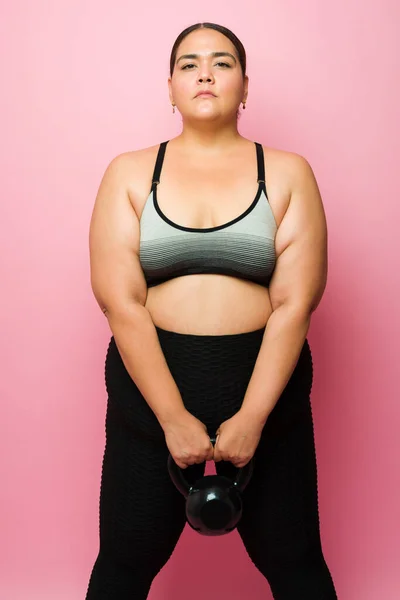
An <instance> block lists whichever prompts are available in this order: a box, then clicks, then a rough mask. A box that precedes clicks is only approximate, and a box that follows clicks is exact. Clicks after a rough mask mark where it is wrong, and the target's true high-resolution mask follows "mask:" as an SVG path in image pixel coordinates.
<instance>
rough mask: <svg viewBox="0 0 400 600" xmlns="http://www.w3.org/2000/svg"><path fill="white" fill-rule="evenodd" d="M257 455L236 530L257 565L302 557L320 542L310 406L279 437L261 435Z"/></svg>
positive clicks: (283, 561) (316, 547)
mask: <svg viewBox="0 0 400 600" xmlns="http://www.w3.org/2000/svg"><path fill="white" fill-rule="evenodd" d="M254 458H255V467H254V473H253V477H252V479H251V481H250V483H249V485H248V486H247V488H246V490H245V491H244V494H243V504H244V507H243V515H242V519H241V521H240V522H239V524H238V532H239V534H240V536H241V537H242V539H243V542H244V544H245V547H246V549H247V551H248V553H249V555H250V557H251V558H252V560H253V562H255V563H256V565H257V566H259V568H264V567H265V565H262V564H258V563H259V561H263V560H268V561H271V563H274V564H277V563H279V562H281V563H282V564H287V563H288V562H293V561H298V560H299V559H300V560H301V559H302V557H305V556H307V555H308V554H309V553H310V552H313V551H314V550H315V549H319V546H320V536H319V517H318V493H317V465H316V457H315V447H314V437H313V426H312V418H311V408H310V412H309V414H308V415H307V414H304V415H302V417H299V418H298V419H297V420H296V421H293V422H292V423H291V425H290V426H289V427H288V428H287V429H286V431H285V433H284V434H283V433H282V434H281V437H280V439H278V438H269V439H268V438H267V437H265V438H263V439H262V440H261V442H260V444H259V447H258V448H257V452H256V455H255V457H254Z"/></svg>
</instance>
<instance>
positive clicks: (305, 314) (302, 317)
mask: <svg viewBox="0 0 400 600" xmlns="http://www.w3.org/2000/svg"><path fill="white" fill-rule="evenodd" d="M314 310H315V309H314V307H313V306H312V305H310V304H304V303H302V304H299V303H295V302H290V301H287V302H283V303H282V304H279V306H277V307H276V308H275V309H274V311H273V312H277V313H279V314H285V315H286V316H287V318H289V319H291V320H295V321H304V322H306V323H310V321H311V315H312V313H313V311H314Z"/></svg>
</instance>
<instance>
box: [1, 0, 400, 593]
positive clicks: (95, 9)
mask: <svg viewBox="0 0 400 600" xmlns="http://www.w3.org/2000/svg"><path fill="white" fill-rule="evenodd" d="M200 4H201V10H200V8H199V9H194V8H190V5H189V4H188V3H187V2H183V1H181V0H180V1H177V2H174V3H172V4H171V3H166V4H165V5H161V3H159V2H157V3H156V2H151V3H149V2H146V3H142V2H140V3H139V2H136V3H134V2H132V1H131V0H129V1H128V0H116V2H114V3H112V4H111V3H109V2H104V1H101V0H100V1H99V0H96V2H95V1H94V0H79V1H78V0H68V1H67V0H59V1H58V2H53V1H51V0H37V1H36V2H34V3H31V2H28V1H27V0H25V1H24V0H14V2H13V3H11V2H9V3H7V4H6V3H3V7H2V9H1V12H2V16H1V18H0V34H1V35H0V44H1V51H2V58H3V59H5V60H4V61H3V67H2V68H3V75H2V77H1V81H2V88H3V91H2V93H1V95H0V103H1V110H0V115H1V117H0V118H1V131H2V138H3V142H5V143H3V145H2V149H1V160H2V165H3V167H4V168H3V174H2V180H1V188H2V192H3V193H2V202H1V258H2V260H1V265H2V269H1V282H2V294H1V300H2V310H1V317H2V325H1V329H2V336H1V349H0V352H1V366H2V377H1V400H2V418H1V425H0V427H1V429H2V431H0V440H1V457H2V459H1V461H0V465H1V482H2V484H1V494H0V502H1V506H0V519H1V523H0V525H1V536H0V567H1V568H0V596H1V598H4V599H7V600H50V599H51V600H55V599H56V600H83V598H84V595H85V592H86V587H87V583H88V578H89V575H90V571H91V568H92V566H93V562H94V560H95V557H96V555H97V549H98V494H99V482H100V471H101V460H102V454H103V448H104V441H105V437H104V419H105V406H106V394H105V387H104V381H103V372H104V359H105V351H106V346H107V344H108V340H109V337H110V331H109V329H108V325H107V322H106V320H105V319H104V317H103V316H102V314H101V312H100V310H99V308H98V307H97V304H96V302H95V300H94V297H93V295H92V292H91V289H90V281H89V255H88V227H89V220H90V216H91V211H92V208H93V202H94V198H95V195H96V192H97V188H98V185H99V183H100V179H101V176H102V174H103V172H104V169H105V168H106V166H107V164H108V162H109V161H110V160H111V159H112V158H113V157H114V156H115V155H116V154H119V153H120V152H124V151H126V150H130V149H136V148H141V147H145V146H148V145H151V144H156V143H158V142H160V141H161V140H164V139H167V138H170V137H173V136H174V135H176V134H177V133H178V132H179V130H180V119H179V114H175V115H173V114H172V110H171V107H170V104H169V100H168V94H167V83H166V80H167V76H168V59H169V52H170V48H171V46H172V43H173V41H174V39H175V37H176V36H177V34H178V33H179V32H180V31H181V30H182V29H183V28H184V27H186V26H187V25H190V24H192V23H195V22H197V21H200V20H210V21H214V22H217V23H222V24H224V25H226V26H228V27H230V28H232V29H233V31H235V32H236V33H237V35H238V36H239V37H240V38H241V39H242V41H243V43H244V45H245V47H246V49H247V52H248V60H249V76H250V94H249V99H248V103H247V108H246V111H245V113H243V116H242V118H241V121H240V130H241V132H242V133H243V135H245V136H246V137H249V138H250V139H253V140H258V141H260V142H263V143H264V144H266V145H270V146H275V147H279V148H283V149H287V150H292V151H294V152H298V153H300V154H302V155H304V156H305V157H306V158H307V159H308V160H309V162H310V163H311V165H312V166H313V169H314V172H315V174H316V177H317V180H318V182H319V185H320V189H321V193H322V196H323V199H324V204H325V209H326V214H327V220H328V227H329V252H330V255H329V281H328V285H327V289H326V292H325V296H324V299H323V301H322V303H321V305H320V307H319V309H318V311H317V312H316V313H315V314H314V317H313V321H312V326H311V330H310V333H309V340H310V344H311V347H312V351H313V356H314V366H315V378H314V386H313V392H312V404H313V413H314V422H315V438H316V446H317V457H318V470H319V503H320V519H321V533H322V542H323V548H324V553H325V557H326V560H327V562H328V565H329V567H330V570H331V573H332V576H333V578H334V581H335V585H336V588H337V590H338V594H339V597H340V599H341V600H360V599H362V600H382V599H383V598H384V599H385V600H395V599H397V598H399V597H400V580H399V575H398V565H399V560H400V552H399V546H398V540H399V539H400V530H399V529H400V528H399V512H398V506H397V505H398V503H399V487H400V486H399V472H400V471H399V466H400V464H399V463H400V461H399V443H398V440H399V434H398V432H399V426H400V423H399V408H398V383H397V376H398V374H397V372H396V366H397V365H395V360H397V361H398V356H399V342H398V340H399V338H400V327H399V323H400V321H399V318H398V305H399V300H398V298H399V292H400V289H399V287H400V286H399V265H398V256H399V234H398V231H399V216H400V215H399V212H400V211H399V208H398V207H399V202H400V200H399V195H398V170H399V167H398V161H399V156H400V154H399V150H400V148H399V139H400V131H399V121H398V107H399V105H400V97H399V96H400V94H399V84H398V74H399V56H400V48H399V41H398V24H399V17H400V10H399V3H398V2H397V0H392V1H390V0H381V1H380V2H379V3H378V2H377V0H376V1H374V2H373V1H371V0H367V1H365V0H364V1H361V0H358V1H356V0H336V1H335V2H320V1H318V0H303V2H298V1H297V0H279V2H278V1H276V2H272V1H271V0H268V1H266V0H264V1H263V2H257V1H256V0H247V1H246V2H245V3H243V2H241V1H239V0H234V1H232V0H230V1H229V2H228V1H227V0H224V1H223V2H221V3H215V2H213V1H210V0H204V1H203V2H201V3H200ZM396 72H397V78H396V77H395V73H396ZM211 580H212V582H213V590H214V591H213V595H214V596H215V597H216V598H221V599H222V600H225V598H228V597H229V598H230V599H231V600H242V599H243V598H244V597H247V598H251V599H252V600H265V599H266V598H270V597H271V596H270V593H269V587H268V585H267V583H266V582H265V580H264V578H263V577H262V576H261V575H260V574H259V573H258V571H256V569H255V567H253V565H252V563H250V560H249V559H248V557H247V554H246V553H245V550H244V548H243V547H242V545H241V542H240V538H239V537H238V535H237V532H234V533H232V534H230V535H229V536H226V537H222V538H218V539H213V538H203V537H201V536H198V535H197V534H195V533H193V532H192V531H191V530H188V529H185V531H184V533H183V536H182V538H181V541H180V543H179V544H178V547H177V549H176V552H175V553H174V555H173V557H172V558H171V560H170V562H169V563H168V564H167V566H166V567H165V568H164V569H163V570H162V571H161V573H160V574H159V576H158V577H157V578H156V579H155V581H154V583H153V587H152V590H151V593H150V598H151V600H166V599H170V598H174V599H175V600H187V598H188V590H190V597H191V598H192V599H193V600H200V599H202V598H204V597H205V596H206V591H207V590H208V589H209V586H210V582H211ZM116 600H117V599H116Z"/></svg>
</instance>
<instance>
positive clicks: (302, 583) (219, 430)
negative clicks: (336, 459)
mask: <svg viewBox="0 0 400 600" xmlns="http://www.w3.org/2000/svg"><path fill="white" fill-rule="evenodd" d="M170 65H171V69H170V78H169V80H168V85H169V94H170V100H171V104H172V106H173V110H175V106H176V107H177V108H178V110H179V112H180V113H181V115H182V122H183V128H182V133H181V134H180V135H178V136H177V137H176V138H174V139H173V140H170V141H169V142H168V143H167V142H163V143H162V144H160V145H157V146H155V147H151V148H146V149H144V150H138V151H134V152H128V153H125V154H121V155H119V156H118V157H116V158H115V159H114V160H113V161H111V163H110V165H109V166H108V168H107V170H106V173H105V175H104V177H103V180H102V182H101V185H100V189H99V192H98V196H97V198H96V202H95V207H94V210H93V215H92V221H91V226H90V258H91V282H92V288H93V292H94V295H95V297H96V300H97V302H98V303H99V306H100V307H101V309H102V311H103V312H104V314H105V315H106V317H107V319H108V323H109V326H110V329H111V331H112V334H113V335H112V337H111V341H110V344H109V347H108V352H107V357H106V368H105V376H106V387H107V392H108V403H107V415H106V446H105V452H104V460H103V469H102V482H101V494H100V549H99V554H98V556H97V560H96V562H95V564H94V567H93V571H92V574H91V578H90V582H89V587H88V591H87V596H86V598H87V600H100V599H102V600H103V599H107V600H108V599H110V600H111V599H113V600H124V599H128V598H129V599H131V598H135V600H142V599H145V598H147V596H148V592H149V589H150V586H151V583H152V581H153V579H154V577H155V576H156V575H157V573H158V572H159V571H160V569H161V568H162V567H163V566H164V565H165V563H166V562H167V561H168V559H169V557H170V556H171V554H172V552H173V550H174V547H175V545H176V543H177V541H178V539H179V537H180V534H181V532H182V530H183V527H184V525H185V512H184V503H185V499H184V497H183V496H182V495H181V494H180V493H179V492H178V491H177V489H176V488H175V487H174V485H173V483H172V481H171V479H170V477H169V474H168V472H167V468H166V462H167V457H168V453H171V455H172V457H173V458H174V460H175V462H176V463H177V464H178V465H179V466H180V467H181V468H183V469H186V475H187V477H188V478H189V479H190V478H193V481H194V479H196V478H197V477H200V476H201V475H202V474H203V473H204V469H205V461H208V460H215V462H216V469H217V472H218V473H223V474H227V475H232V474H233V473H234V472H235V468H236V467H242V466H244V465H246V464H247V463H248V462H249V460H250V459H251V458H253V459H254V465H255V466H254V472H253V476H252V479H251V481H250V483H249V484H248V486H247V487H246V489H245V491H244V493H243V502H244V509H243V514H242V518H241V520H240V522H239V524H238V527H237V529H238V532H239V534H240V536H241V538H242V540H243V543H244V544H245V547H246V550H247V552H248V554H249V556H250V558H251V559H252V561H253V562H254V564H255V565H256V567H257V568H258V569H259V570H260V571H261V573H263V575H264V576H265V578H266V580H267V581H268V583H269V584H270V587H271V589H272V593H273V595H274V598H275V599H277V600H295V599H296V600H299V599H301V600H303V599H304V600H313V599H315V600H317V599H318V600H322V598H324V600H330V599H332V598H336V593H335V590H334V585H333V582H332V578H331V576H330V572H329V570H328V567H327V565H326V562H325V560H324V557H323V553H322V548H321V540H320V531H319V517H318V502H317V471H316V459H315V447H314V437H313V421H312V415H311V405H310V393H311V386H312V375H313V371H312V357H311V352H310V347H309V345H308V342H307V339H306V335H307V332H308V329H309V325H310V320H311V314H312V312H313V311H314V310H315V309H316V308H317V306H318V303H319V301H320V300H321V297H322V294H323V291H324V288H325V284H326V273H327V233H326V222H325V215H324V209H323V205H322V201H321V198H320V194H319V191H318V187H317V183H316V181H315V178H314V176H313V172H312V170H311V168H310V166H309V164H308V163H307V161H306V160H305V159H304V158H302V157H301V156H299V155H297V154H294V153H290V152H283V151H278V150H275V149H272V148H268V147H263V146H262V145H261V144H260V143H259V142H256V143H255V142H253V141H250V140H248V139H246V138H244V137H242V136H241V135H240V134H239V133H238V129H237V116H238V108H239V105H240V104H241V103H243V108H244V107H245V103H246V100H247V94H248V77H247V75H246V55H245V51H244V48H243V46H242V44H241V42H240V41H239V40H238V38H237V37H236V36H235V35H234V34H233V33H232V32H231V31H229V30H228V29H226V28H224V27H221V26H218V25H215V24H211V23H203V24H197V25H194V26H192V27H189V28H187V29H185V30H184V31H183V32H182V33H181V34H180V35H179V37H178V38H177V40H176V42H175V44H174V46H173V49H172V53H171V61H170ZM149 190H150V193H149ZM267 190H268V193H267ZM215 435H218V438H217V442H216V444H215V447H213V445H212V443H211V441H210V437H212V436H215Z"/></svg>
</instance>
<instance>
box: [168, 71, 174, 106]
mask: <svg viewBox="0 0 400 600" xmlns="http://www.w3.org/2000/svg"><path fill="white" fill-rule="evenodd" d="M168 93H169V101H170V102H171V104H172V103H173V101H174V97H173V95H172V81H171V77H168Z"/></svg>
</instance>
